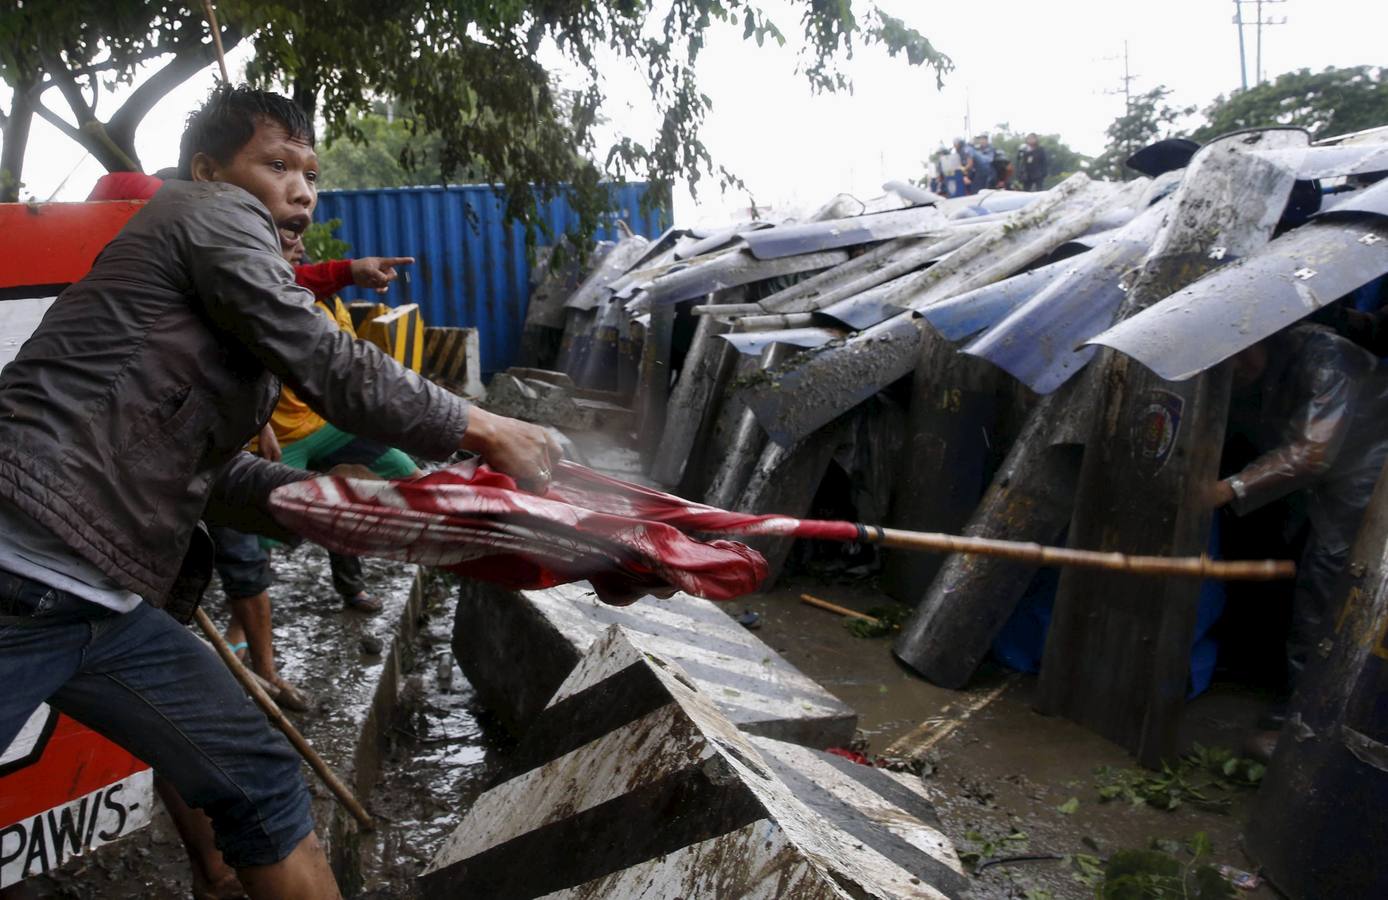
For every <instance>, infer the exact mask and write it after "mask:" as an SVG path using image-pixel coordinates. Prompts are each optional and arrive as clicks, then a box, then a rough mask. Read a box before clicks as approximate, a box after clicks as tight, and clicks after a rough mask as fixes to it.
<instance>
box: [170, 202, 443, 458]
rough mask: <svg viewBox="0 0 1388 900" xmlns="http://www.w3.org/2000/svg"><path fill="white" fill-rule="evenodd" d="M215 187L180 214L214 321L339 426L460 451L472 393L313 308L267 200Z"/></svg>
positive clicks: (399, 442) (196, 278) (189, 261)
mask: <svg viewBox="0 0 1388 900" xmlns="http://www.w3.org/2000/svg"><path fill="white" fill-rule="evenodd" d="M216 187H217V188H220V190H215V191H212V192H210V193H209V194H208V195H207V197H206V199H204V200H202V201H201V203H200V207H201V208H200V209H199V210H198V214H197V215H190V216H185V217H184V221H185V222H186V223H187V225H186V228H185V231H184V233H183V234H182V236H181V238H182V240H183V243H184V245H183V247H182V248H181V249H182V253H183V257H184V261H185V264H186V266H187V270H188V272H189V274H190V277H191V280H192V285H191V288H192V290H193V292H194V293H195V294H196V295H197V297H198V298H199V300H200V302H201V303H202V307H203V309H204V311H205V313H206V314H207V316H208V318H209V319H210V320H211V321H212V323H213V325H214V326H215V327H217V328H218V329H220V330H221V331H223V332H225V333H226V334H229V335H231V336H232V337H234V338H235V339H237V340H238V341H240V342H241V343H242V344H244V345H245V346H246V347H247V348H248V349H249V350H250V351H251V352H252V353H254V354H255V356H256V357H257V358H258V359H260V361H261V362H262V363H263V364H264V365H265V367H266V368H268V369H269V370H270V371H271V372H273V373H274V374H275V375H276V376H278V377H279V379H280V380H281V381H283V382H284V383H285V384H287V385H289V386H290V387H291V388H293V389H294V392H295V393H296V394H298V395H299V397H300V398H301V399H303V400H304V402H306V403H307V404H308V405H309V406H311V407H313V408H314V409H315V410H317V411H318V412H319V413H320V414H321V415H323V416H324V417H325V418H326V419H328V421H330V422H332V423H333V424H334V425H336V426H337V427H338V428H341V429H342V430H343V431H347V432H350V433H352V434H356V435H360V436H362V437H365V438H370V439H372V440H376V441H380V442H382V443H385V444H389V445H391V446H394V447H400V448H401V449H403V450H406V451H408V452H410V453H414V454H416V455H418V456H422V457H425V458H428V459H446V458H447V457H448V456H450V455H451V454H452V453H453V452H454V451H455V450H457V449H458V446H459V443H460V442H461V441H462V438H463V433H464V432H465V431H466V430H467V423H468V409H469V407H468V403H467V401H465V400H463V399H462V398H461V397H458V396H456V395H455V394H451V393H449V392H448V391H445V390H443V389H442V388H440V387H438V386H437V385H435V384H433V383H431V382H429V381H427V380H426V379H424V378H422V377H421V376H419V375H418V374H416V373H414V372H412V371H410V370H409V369H406V368H405V367H404V366H401V365H400V364H399V363H397V362H396V361H395V360H393V359H391V358H390V357H388V356H386V355H385V354H384V353H382V352H381V351H380V350H378V349H377V348H376V347H375V346H373V345H371V344H369V343H367V342H365V341H358V340H354V339H353V338H352V337H351V336H350V335H347V334H345V333H343V332H342V331H340V330H339V329H338V328H337V327H336V326H335V325H333V324H332V323H330V322H329V321H328V319H327V317H325V316H322V315H320V314H319V313H317V312H315V310H314V308H313V295H312V293H310V292H309V291H308V290H306V289H304V288H302V287H299V286H298V285H296V284H295V283H294V270H293V268H292V267H291V266H290V265H289V263H287V262H285V260H284V258H283V257H282V256H281V255H280V251H279V237H278V233H277V232H276V230H275V227H274V223H273V222H272V221H271V220H270V216H269V213H268V212H267V211H266V209H265V207H264V206H263V205H262V204H261V203H260V202H259V201H258V200H256V199H255V198H254V197H252V196H251V195H250V194H248V193H246V192H245V191H243V190H241V189H240V188H237V187H233V186H231V185H216Z"/></svg>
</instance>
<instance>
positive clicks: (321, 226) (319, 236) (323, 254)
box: [304, 219, 352, 262]
mask: <svg viewBox="0 0 1388 900" xmlns="http://www.w3.org/2000/svg"><path fill="white" fill-rule="evenodd" d="M341 227H342V220H341V219H329V220H328V221H326V222H314V223H313V224H312V225H310V226H308V228H306V229H305V230H304V252H305V253H307V254H308V258H309V259H311V260H313V261H314V262H322V261H324V260H328V259H343V258H345V257H346V256H348V255H349V254H350V253H351V252H352V245H351V244H349V243H347V242H346V241H344V240H342V239H340V238H338V237H337V235H336V234H335V232H336V231H337V230H338V229H339V228H341Z"/></svg>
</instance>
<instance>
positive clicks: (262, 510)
mask: <svg viewBox="0 0 1388 900" xmlns="http://www.w3.org/2000/svg"><path fill="white" fill-rule="evenodd" d="M317 477H318V473H317V472H306V471H304V470H303V469H295V468H293V467H292V466H286V465H281V464H280V463H275V462H270V461H269V460H264V459H261V458H260V457H259V456H255V455H254V454H251V453H246V452H244V451H242V452H241V453H238V454H236V455H235V456H233V457H232V458H231V459H230V460H229V461H228V462H227V464H226V465H224V466H223V467H222V469H221V471H220V472H218V473H217V477H216V479H215V480H214V481H213V482H212V492H211V493H210V494H209V495H208V498H207V510H206V511H205V512H204V513H203V518H204V519H206V520H207V521H208V522H210V523H211V524H213V525H226V526H228V527H230V528H235V529H236V530H237V531H244V532H247V533H249V534H263V535H265V536H266V537H268V538H274V539H275V540H278V541H284V542H286V543H297V541H298V537H297V536H296V535H295V534H294V533H293V532H292V531H289V530H288V529H287V528H285V527H284V526H283V525H281V524H280V523H279V522H278V521H277V520H276V519H275V517H274V515H272V514H271V512H270V492H271V491H273V490H274V489H275V488H277V487H280V486H281V485H286V484H292V483H293V482H296V481H306V480H307V479H309V478H317Z"/></svg>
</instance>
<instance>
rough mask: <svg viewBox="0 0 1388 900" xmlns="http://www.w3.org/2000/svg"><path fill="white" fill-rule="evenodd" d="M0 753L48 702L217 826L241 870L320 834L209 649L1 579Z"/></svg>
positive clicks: (146, 610) (259, 722)
mask: <svg viewBox="0 0 1388 900" xmlns="http://www.w3.org/2000/svg"><path fill="white" fill-rule="evenodd" d="M0 684H3V685H4V689H3V690H0V747H4V746H7V745H8V744H9V743H10V741H11V740H13V739H14V736H15V735H16V734H17V733H18V732H19V729H20V728H21V727H22V726H23V724H24V722H25V720H26V719H27V718H28V717H29V715H30V714H31V713H32V712H33V711H34V708H35V707H37V706H38V705H39V704H40V703H42V702H44V701H47V702H48V703H49V704H50V705H51V706H53V708H55V709H57V710H58V711H60V712H63V713H66V714H67V715H69V716H71V717H72V718H74V719H76V720H77V721H78V722H81V723H82V724H83V725H86V726H87V727H88V728H91V729H92V730H93V731H96V732H99V733H100V734H102V735H104V736H106V737H107V738H110V739H111V740H112V741H114V742H115V743H117V744H119V745H120V746H122V747H124V748H125V749H127V750H129V751H130V752H131V753H134V754H135V755H136V756H138V757H139V758H140V759H143V760H144V761H145V762H147V763H149V764H150V765H151V766H153V768H154V771H155V773H156V774H158V775H161V776H163V777H164V778H166V779H167V780H168V781H169V782H170V783H172V784H173V786H174V787H175V788H176V789H177V790H178V793H179V794H180V795H181V796H182V797H183V799H184V800H185V801H187V803H188V805H189V806H193V807H196V808H199V809H202V810H203V811H204V812H206V813H207V815H208V816H209V817H210V818H211V819H212V827H213V830H214V831H215V832H216V835H217V848H218V849H219V850H221V851H222V855H223V857H224V858H225V859H226V861H227V863H228V864H229V865H231V866H234V867H238V868H239V867H242V866H258V865H268V864H270V863H274V862H278V861H279V860H281V859H284V858H285V857H286V856H288V855H289V852H290V851H291V850H293V849H294V847H295V846H296V845H297V844H298V843H299V841H301V840H303V838H304V837H306V836H307V835H308V834H309V833H310V832H311V831H312V830H313V819H312V816H311V814H310V810H309V795H308V789H307V787H306V785H305V784H304V779H303V775H302V773H301V771H300V768H299V758H298V756H297V755H296V754H295V753H294V750H293V749H292V748H291V747H290V745H289V742H288V741H287V740H285V738H284V736H283V735H281V734H280V733H279V732H277V731H274V730H272V729H271V727H270V725H269V723H268V722H267V721H266V719H265V716H264V714H263V713H261V712H260V710H258V709H257V708H256V707H255V705H254V704H253V703H252V702H251V701H250V699H249V698H248V697H247V696H246V695H245V693H244V692H243V691H242V689H241V686H240V685H239V684H237V682H236V680H235V679H234V678H233V677H232V675H231V673H230V672H228V671H227V669H226V666H224V665H223V664H222V662H221V660H220V659H218V658H217V655H216V654H215V653H214V652H213V651H212V649H211V648H210V647H208V646H207V645H206V644H204V643H203V642H202V641H200V640H198V639H197V638H196V637H194V636H193V635H192V634H191V633H190V632H189V631H188V630H187V629H186V628H184V627H182V626H181V625H179V624H178V623H177V622H175V621H174V620H173V618H171V617H170V616H169V615H167V614H166V613H164V612H162V611H160V610H158V609H155V608H153V607H152V606H150V605H149V604H147V603H141V604H140V605H139V606H137V607H136V608H135V609H134V610H132V611H131V612H128V613H124V614H122V613H116V612H113V611H111V610H108V609H106V608H104V607H101V606H97V605H96V604H94V603H89V602H87V601H85V600H83V599H81V598H79V597H75V596H73V595H71V594H68V593H65V592H63V591H58V590H54V589H52V588H49V587H47V586H46V585H43V584H40V583H38V582H36V581H31V580H29V579H27V578H21V577H19V576H17V575H13V574H11V573H9V572H5V571H0Z"/></svg>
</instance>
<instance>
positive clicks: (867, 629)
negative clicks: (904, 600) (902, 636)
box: [843, 603, 911, 638]
mask: <svg viewBox="0 0 1388 900" xmlns="http://www.w3.org/2000/svg"><path fill="white" fill-rule="evenodd" d="M867 614H868V615H870V616H872V617H873V618H874V619H876V620H877V621H876V622H869V621H868V620H867V619H855V618H849V619H844V622H843V624H844V627H845V628H847V629H848V631H849V633H851V634H852V635H853V636H854V637H860V638H876V637H889V636H890V635H893V634H896V633H897V632H898V631H900V630H901V625H902V623H903V622H905V621H906V619H907V617H909V616H910V615H911V608H910V607H909V606H902V605H901V604H900V603H893V604H891V605H890V606H874V607H872V608H871V609H869V610H868V611H867Z"/></svg>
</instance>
